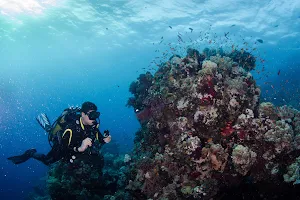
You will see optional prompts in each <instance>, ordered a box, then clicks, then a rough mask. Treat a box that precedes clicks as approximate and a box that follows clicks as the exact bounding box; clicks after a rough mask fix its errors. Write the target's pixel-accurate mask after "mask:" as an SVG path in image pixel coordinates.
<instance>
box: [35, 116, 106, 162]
mask: <svg viewBox="0 0 300 200" xmlns="http://www.w3.org/2000/svg"><path fill="white" fill-rule="evenodd" d="M62 134H63V133H62ZM70 137H71V139H70ZM88 137H89V138H91V139H92V147H89V148H88V149H86V150H85V151H84V152H78V151H77V150H78V148H79V147H80V146H81V143H82V141H83V140H84V139H86V138H88ZM97 137H98V138H97ZM103 139H104V137H103V135H102V134H101V133H100V131H99V129H98V128H97V127H95V126H85V125H83V124H82V123H81V120H80V116H78V117H77V119H76V120H75V121H73V123H70V124H69V125H67V126H66V129H65V131H64V135H61V138H59V139H57V142H54V145H53V147H52V149H51V150H50V152H49V153H48V154H47V155H44V154H39V153H34V154H33V156H32V157H33V158H35V159H36V160H39V161H41V162H43V163H44V164H45V165H49V164H52V163H54V162H56V161H58V160H60V159H65V160H67V161H68V160H69V159H71V158H72V156H75V157H77V158H78V157H80V156H82V155H85V156H88V155H90V156H91V155H96V156H100V149H101V147H102V145H103V144H104V143H105V142H104V141H103ZM59 141H60V142H59ZM74 147H75V150H74Z"/></svg>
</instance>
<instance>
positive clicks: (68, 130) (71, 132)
mask: <svg viewBox="0 0 300 200" xmlns="http://www.w3.org/2000/svg"><path fill="white" fill-rule="evenodd" d="M67 132H70V137H69V144H68V146H69V145H70V143H71V140H72V134H73V131H72V130H71V129H69V128H68V129H66V130H65V132H64V133H63V135H62V137H64V136H65V134H66V133H67Z"/></svg>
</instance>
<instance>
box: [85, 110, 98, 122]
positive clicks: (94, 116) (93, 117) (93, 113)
mask: <svg viewBox="0 0 300 200" xmlns="http://www.w3.org/2000/svg"><path fill="white" fill-rule="evenodd" d="M86 115H87V116H88V117H89V119H90V120H96V119H97V118H98V117H99V116H100V112H97V111H91V112H89V113H86Z"/></svg>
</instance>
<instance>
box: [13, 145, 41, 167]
mask: <svg viewBox="0 0 300 200" xmlns="http://www.w3.org/2000/svg"><path fill="white" fill-rule="evenodd" d="M34 153H36V149H28V150H27V151H25V153H23V154H22V155H19V156H12V157H9V158H7V159H8V160H11V161H12V162H13V163H14V164H16V165H17V164H21V163H23V162H25V161H27V160H28V159H29V158H31V157H32V156H33V154H34Z"/></svg>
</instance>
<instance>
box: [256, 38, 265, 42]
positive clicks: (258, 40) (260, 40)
mask: <svg viewBox="0 0 300 200" xmlns="http://www.w3.org/2000/svg"><path fill="white" fill-rule="evenodd" d="M256 41H257V42H259V43H264V41H263V40H262V39H257V40H256Z"/></svg>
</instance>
